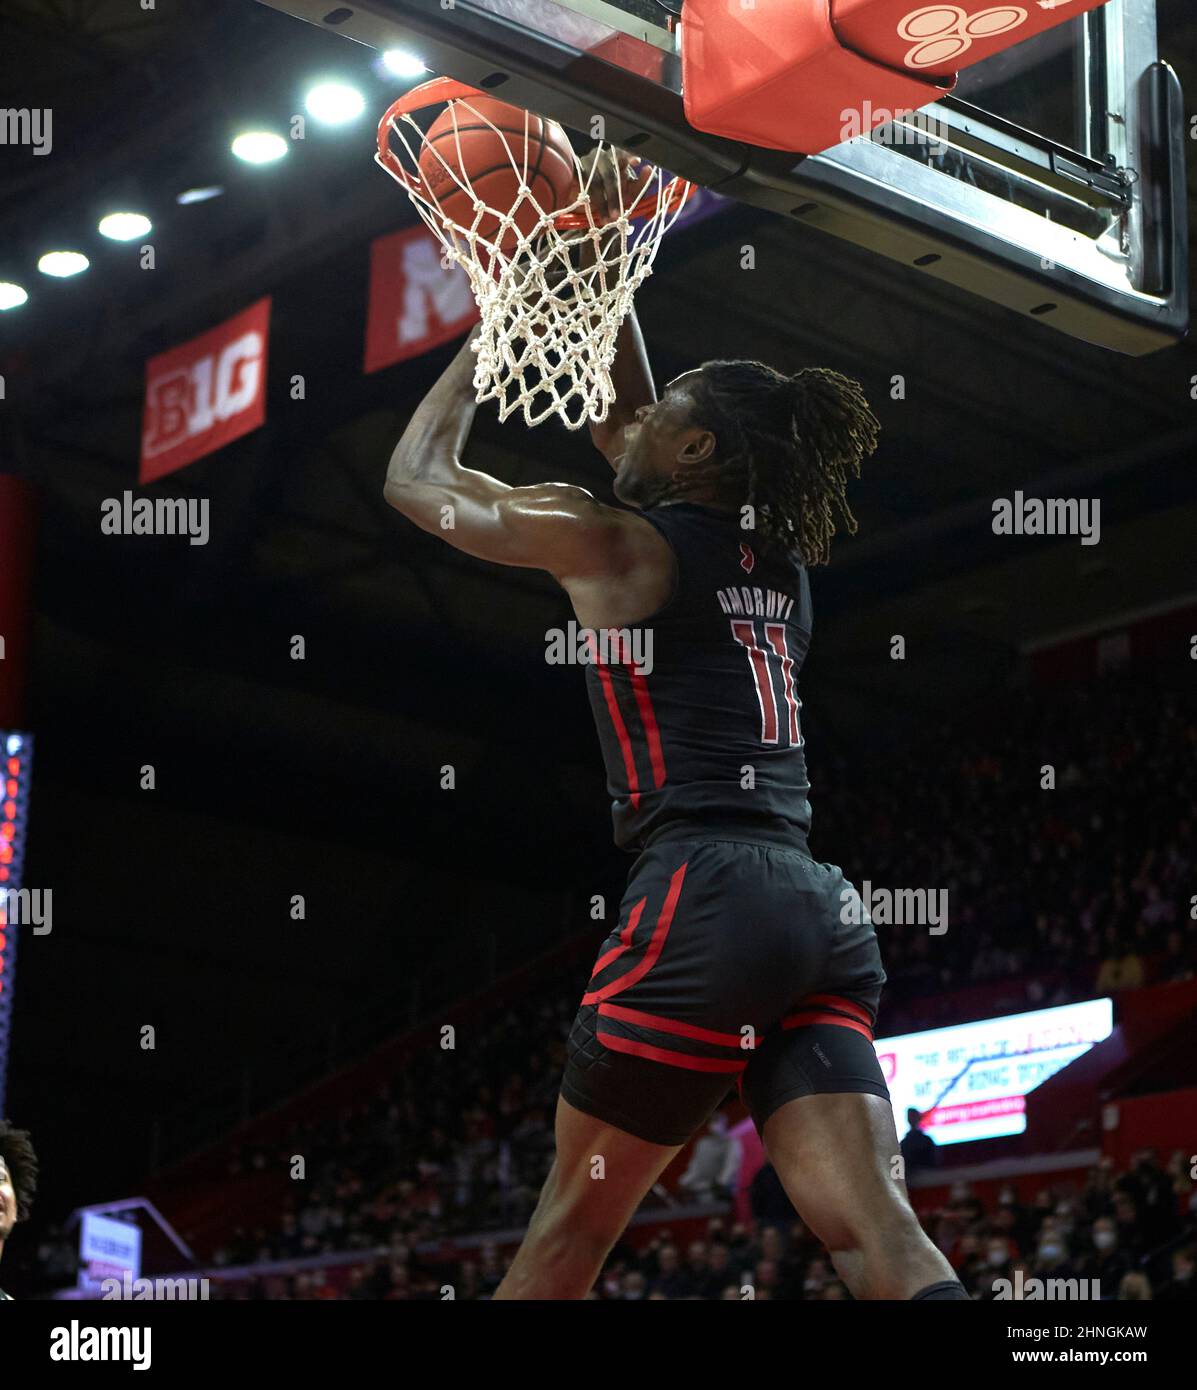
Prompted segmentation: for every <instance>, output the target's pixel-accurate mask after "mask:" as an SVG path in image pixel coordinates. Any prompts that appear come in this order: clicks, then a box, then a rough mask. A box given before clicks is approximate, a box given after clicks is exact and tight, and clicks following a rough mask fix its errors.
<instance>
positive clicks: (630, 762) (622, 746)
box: [590, 635, 640, 810]
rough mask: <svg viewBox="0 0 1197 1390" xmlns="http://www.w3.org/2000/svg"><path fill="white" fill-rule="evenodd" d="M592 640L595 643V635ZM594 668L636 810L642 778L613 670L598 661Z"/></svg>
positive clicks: (633, 806)
mask: <svg viewBox="0 0 1197 1390" xmlns="http://www.w3.org/2000/svg"><path fill="white" fill-rule="evenodd" d="M590 641H591V644H592V645H593V644H594V637H593V635H592V636H591V638H590ZM594 669H595V671H596V672H597V673H598V678H599V680H600V682H601V683H602V687H603V695H604V696H605V698H606V701H607V713H608V714H609V715H610V716H611V723H612V725H613V727H614V729H615V737H616V738H617V739H618V740H619V751H620V753H621V754H622V755H623V770H624V775H625V776H626V777H627V779H628V793H629V795H630V797H631V800H632V809H633V810H635V809H636V808H637V807H638V806H639V805H640V780H639V778H638V777H637V776H636V760H635V758H633V756H632V740H631V739H630V738H629V737H628V726H627V725H626V724H625V723H624V722H623V715H622V714H621V713H620V710H619V700H618V699H617V698H616V695H615V687H614V686H613V685H612V684H611V672H610V671H608V670H607V668H606V667H605V666H604V665H602V663H601V662H597V661H596V662H595V668H594Z"/></svg>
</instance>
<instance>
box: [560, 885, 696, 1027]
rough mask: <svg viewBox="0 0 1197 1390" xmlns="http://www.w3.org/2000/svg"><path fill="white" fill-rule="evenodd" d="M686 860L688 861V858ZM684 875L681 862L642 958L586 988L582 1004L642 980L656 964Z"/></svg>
mask: <svg viewBox="0 0 1197 1390" xmlns="http://www.w3.org/2000/svg"><path fill="white" fill-rule="evenodd" d="M686 862H687V863H689V860H687V861H686ZM685 877H686V865H685V864H683V865H682V866H681V868H680V869H676V870H675V871H674V874H673V877H672V878H671V879H670V880H669V892H668V893H666V895H665V901H664V903H663V904H662V905H661V915H660V916H659V917H658V918H657V925H656V927H655V928H654V929H653V934H652V940H651V941H649V943H648V949H647V950H646V951H645V953H644V959H643V960H641V961H640V963H639V964H638V965H633V966H632V968H631V969H630V970H626V971H625V972H624V973H623V974H622V975H621V976H620V977H619V979H618V980H612V981H611V983H610V984H607V985H602V986H601V987H600V988H599V989H594V990H588V991H587V992H586V993H585V994H584V995H583V996H582V1003H583V1004H601V1003H602V1001H603V1000H604V999H610V998H611V997H612V996H613V995H616V994H619V993H620V992H621V991H623V990H625V989H627V988H628V987H629V986H630V985H634V984H635V983H636V981H637V980H642V979H643V978H644V977H645V975H647V974H648V972H649V971H650V970H651V969H652V968H653V966H654V965H656V963H657V957H658V956H659V955H660V954H661V948H662V947H663V946H664V945H665V938H666V937H667V936H668V935H669V928H670V926H671V924H672V922H673V914H674V910H675V909H676V907H677V900H678V898H679V897H680V896H681V891H682V880H683V879H684V878H685Z"/></svg>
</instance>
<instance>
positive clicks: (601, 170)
mask: <svg viewBox="0 0 1197 1390" xmlns="http://www.w3.org/2000/svg"><path fill="white" fill-rule="evenodd" d="M639 164H640V161H639V159H637V158H636V157H635V156H630V157H629V156H628V155H626V154H623V153H622V152H620V151H614V150H612V149H611V148H610V147H605V148H604V149H603V150H602V154H601V157H599V158H597V159H596V157H595V155H593V154H592V155H589V156H587V158H586V159H584V160H583V161H582V167H583V170H587V169H589V168H590V167H591V166H594V174H593V177H592V178H591V181H590V205H591V208H592V209H593V214H594V220H595V221H596V222H598V223H603V222H606V221H608V220H610V219H611V218H614V217H618V215H619V206H620V202H619V189H618V180H619V179H620V178H623V179H624V181H625V185H626V183H627V181H628V180H629V179H638V178H639V177H640V176H641V170H640V169H639V167H638V166H639ZM623 201H624V205H625V206H626V205H627V202H628V198H627V194H626V193H625V195H624V200H623ZM611 380H612V382H613V384H614V386H615V401H614V403H613V404H612V406H611V409H610V412H609V413H608V415H607V418H606V419H605V420H604V421H603V422H602V423H601V424H597V425H596V424H592V425H591V426H590V437H591V439H592V440H593V441H594V446H595V448H596V449H597V450H598V451H599V453H601V454H602V455H603V457H604V458H605V459H606V460H607V462H608V463H609V464H610V465H611V466H612V468H614V467H615V466H616V465H615V461H616V459H618V458H619V456H620V454H621V453H622V452H623V432H624V427H625V426H627V425H630V424H631V423H632V421H633V420H634V419H635V418H636V411H637V410H639V408H640V407H641V406H643V405H652V404H653V403H654V402H655V401H656V399H657V392H656V389H655V388H654V386H653V374H652V368H651V367H650V366H649V363H648V352H647V350H646V349H645V346H644V337H643V335H642V334H641V332H640V324H639V322H638V320H637V318H636V311H635V309H629V310H628V313H627V317H626V318H625V319H624V321H623V323H622V324H621V325H620V329H619V336H618V337H617V338H616V340H615V364H614V366H613V367H612V369H611Z"/></svg>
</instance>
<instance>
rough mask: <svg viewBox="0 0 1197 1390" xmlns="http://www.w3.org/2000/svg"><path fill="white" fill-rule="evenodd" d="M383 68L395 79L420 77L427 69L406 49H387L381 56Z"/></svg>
mask: <svg viewBox="0 0 1197 1390" xmlns="http://www.w3.org/2000/svg"><path fill="white" fill-rule="evenodd" d="M382 62H383V66H384V67H385V68H386V70H387V71H388V72H392V73H394V74H395V76H396V77H422V76H423V75H424V73H426V72H427V71H428V69H427V68H426V67H425V66H424V64H423V63H422V62H421V61H420V59H419V58H417V57H416V55H415V54H414V53H409V52H408V51H407V49H406V48H388V49H387V51H386V52H385V53H384V54H383V55H382Z"/></svg>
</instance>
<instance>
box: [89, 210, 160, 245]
mask: <svg viewBox="0 0 1197 1390" xmlns="http://www.w3.org/2000/svg"><path fill="white" fill-rule="evenodd" d="M153 225H154V224H153V223H152V222H151V221H150V219H149V218H148V217H144V216H143V215H142V214H141V213H140V212H110V213H109V214H108V216H107V217H101V218H100V224H99V227H98V229H97V230H98V231H99V233H100V235H101V236H106V237H108V238H110V239H111V240H112V241H134V240H136V238H137V237H141V236H145V235H146V234H147V233H148V232H149V230H150V228H151V227H152V226H153Z"/></svg>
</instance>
